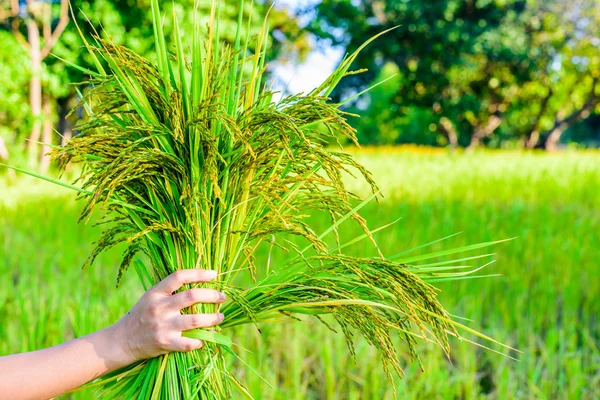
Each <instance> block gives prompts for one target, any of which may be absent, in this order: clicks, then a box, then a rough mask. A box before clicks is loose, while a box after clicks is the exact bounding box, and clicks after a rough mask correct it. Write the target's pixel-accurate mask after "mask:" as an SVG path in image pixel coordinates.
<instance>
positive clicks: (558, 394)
mask: <svg viewBox="0 0 600 400" xmlns="http://www.w3.org/2000/svg"><path fill="white" fill-rule="evenodd" d="M162 3H164V4H162V6H161V7H162V10H163V12H164V14H165V15H166V16H167V17H165V22H164V23H165V31H166V34H167V35H169V34H170V32H171V30H172V18H170V16H171V15H172V14H173V13H175V14H176V15H177V16H178V19H179V21H180V25H181V29H182V31H183V32H186V31H188V32H190V29H189V28H190V27H191V26H192V23H193V19H194V15H196V17H197V18H205V19H206V18H207V17H208V11H209V9H210V1H200V2H199V7H198V11H197V13H196V14H195V13H194V2H193V1H192V0H187V1H177V2H172V1H164V2H162ZM222 4H223V8H222V18H223V25H222V28H221V29H222V32H225V33H227V32H234V29H233V25H234V24H235V23H236V18H237V14H238V11H239V4H238V2H237V1H227V2H223V3H222ZM71 5H72V6H73V11H72V12H71V11H70V10H69V7H68V4H67V2H66V1H64V0H63V1H61V0H53V1H51V0H47V1H33V0H28V1H23V0H0V163H5V164H10V165H14V166H21V167H26V168H28V169H30V170H36V171H41V172H43V173H47V174H53V173H54V169H53V166H52V165H50V163H49V160H48V158H47V157H44V154H45V153H47V152H48V151H49V150H50V148H51V146H52V145H57V144H63V143H65V142H66V141H68V140H69V139H70V138H72V137H73V136H74V135H76V134H77V129H76V122H77V119H78V118H79V117H80V116H81V111H80V110H78V109H77V108H75V111H74V112H73V113H70V111H71V110H72V109H73V108H74V107H76V105H77V103H78V99H79V95H78V91H80V90H83V88H85V85H86V83H85V80H86V76H85V74H84V73H82V72H81V70H80V69H77V68H73V67H71V66H69V64H70V63H73V64H77V65H79V66H81V67H84V68H93V66H92V64H91V60H90V59H89V58H88V57H87V52H86V51H85V50H84V49H82V46H83V43H82V41H81V38H80V36H79V33H78V31H77V26H76V24H74V23H73V19H75V20H76V21H77V23H78V26H79V28H80V29H81V30H82V32H83V34H84V35H87V36H90V35H92V34H93V33H94V31H98V32H101V35H106V34H109V35H110V36H111V37H112V38H113V39H114V40H115V42H117V43H119V44H123V45H125V46H127V47H130V48H131V49H133V50H135V51H136V52H138V53H140V54H143V55H145V56H147V57H148V58H149V59H151V60H152V59H153V54H154V48H153V40H154V39H153V34H152V26H151V20H152V18H151V14H150V10H149V7H150V2H149V1H147V0H98V1H79V0H73V1H71ZM271 6H273V8H272V10H271V11H270V13H269V15H268V21H269V26H270V28H271V43H270V50H269V58H270V60H271V64H270V66H269V67H268V68H269V69H268V72H269V76H270V78H271V81H272V84H273V89H274V90H277V91H279V92H280V93H281V94H280V95H287V94H295V93H300V92H307V91H310V90H311V89H312V88H314V87H316V86H317V85H318V84H319V83H321V82H322V81H323V80H324V79H325V78H326V77H327V76H328V74H329V73H330V72H331V71H333V70H334V69H335V67H336V66H337V65H338V63H339V62H340V60H341V59H342V57H343V56H344V55H345V54H346V53H348V52H352V51H354V50H355V49H357V48H358V47H359V46H360V45H361V44H362V43H363V42H365V41H366V40H368V39H369V38H371V37H372V36H374V35H376V34H378V33H380V32H382V31H384V30H386V29H389V28H394V29H393V30H391V31H390V32H388V33H386V34H384V35H383V36H380V37H379V38H378V39H377V40H376V41H374V42H373V43H371V44H370V45H369V46H368V47H366V48H365V49H364V50H363V51H362V52H361V54H360V55H359V57H358V58H357V60H356V62H355V64H354V66H353V69H354V70H363V69H364V71H363V72H362V73H360V74H355V75H351V76H348V77H346V78H345V79H344V80H342V81H341V83H340V85H339V87H338V90H337V91H335V92H334V93H333V94H332V96H333V101H340V100H343V99H346V98H349V97H352V96H354V95H355V94H358V93H361V92H362V91H363V90H365V89H367V88H369V87H371V86H373V85H375V87H373V88H372V89H371V90H370V91H369V92H367V93H364V94H362V95H361V96H359V97H357V98H356V100H353V101H351V102H348V103H347V104H346V105H345V106H344V107H345V110H346V111H348V112H349V113H351V114H357V115H360V118H358V117H356V116H352V115H349V116H348V119H349V121H350V123H351V125H352V126H353V127H355V128H356V129H357V135H358V138H359V141H360V143H361V144H362V145H363V147H362V148H361V149H358V148H354V147H347V150H348V151H350V152H352V153H353V154H354V155H355V156H356V157H357V158H358V159H359V160H360V161H361V162H362V163H363V164H364V165H365V166H366V167H367V168H368V169H370V170H371V171H372V172H373V173H374V176H375V179H376V181H377V182H378V183H379V184H380V186H382V188H383V189H384V192H383V193H384V196H385V197H384V200H383V201H382V202H381V203H380V204H372V205H369V206H367V207H366V208H365V209H364V213H363V215H364V216H365V217H366V218H367V220H368V221H369V225H370V226H371V227H373V228H374V227H378V226H381V225H384V224H386V223H389V222H391V221H392V220H395V219H397V218H401V220H400V222H398V223H397V224H395V225H394V226H393V227H392V228H390V229H387V230H385V231H382V232H381V233H378V234H377V240H378V242H379V244H380V246H381V248H382V250H383V251H384V253H385V254H388V255H390V254H395V253H398V252H399V251H402V250H406V249H410V248H413V247H415V246H418V245H420V244H423V243H428V242H431V241H434V240H436V239H439V238H442V237H445V236H448V235H451V234H453V233H457V232H462V234H460V235H458V236H455V237H452V238H450V239H448V240H447V241H443V242H438V243H435V244H433V245H431V246H429V247H427V248H426V249H425V250H426V251H436V250H443V249H444V248H448V247H456V246H461V245H467V244H473V243H479V242H484V241H491V240H496V239H504V238H513V237H516V239H514V240H512V241H510V242H507V243H505V244H502V245H499V246H495V247H492V248H490V250H489V252H488V253H489V254H490V255H489V259H484V261H481V262H479V260H475V261H474V262H475V264H473V263H471V265H485V264H487V263H488V262H489V261H490V260H491V259H495V260H496V263H494V264H492V265H490V266H488V267H486V270H484V271H487V272H484V274H492V275H496V274H497V275H500V276H496V277H486V278H481V279H471V280H464V281H460V282H452V283H449V282H440V283H439V284H438V287H439V288H440V289H441V293H440V298H441V300H442V302H443V304H444V305H445V306H446V307H447V308H448V309H449V310H450V312H451V313H452V314H454V315H456V316H459V317H464V318H468V319H469V320H470V321H467V322H465V323H466V324H468V325H469V326H471V327H473V328H476V329H478V330H481V331H482V332H484V333H486V334H487V335H489V336H492V337H494V338H495V339H497V340H499V341H501V342H503V343H506V344H508V345H510V346H513V347H516V348H518V349H519V350H521V351H522V353H515V352H507V351H504V350H500V352H501V353H503V354H496V353H493V352H491V351H488V350H484V349H482V348H480V347H477V346H474V345H473V344H470V343H464V342H459V341H454V342H453V346H454V347H453V353H452V354H451V358H450V359H448V358H446V357H445V356H444V354H443V353H442V352H441V350H440V349H438V348H436V347H435V346H434V345H432V344H423V345H422V346H421V351H422V352H423V357H422V361H423V366H424V370H425V371H424V372H422V371H421V370H420V368H419V366H418V364H417V363H414V362H410V360H409V357H408V355H407V354H406V362H405V365H406V370H405V376H404V378H403V379H395V380H394V382H393V384H390V383H389V382H388V381H387V379H386V376H385V374H384V372H383V370H382V369H381V367H380V363H379V360H378V359H377V356H376V353H375V352H374V351H373V350H372V349H370V348H369V347H367V346H366V344H364V343H360V342H359V341H357V346H358V347H357V358H356V361H354V360H352V358H351V357H350V355H349V353H348V351H347V349H346V345H345V343H344V342H343V341H341V340H339V337H337V336H335V335H333V334H331V333H329V332H328V331H327V329H325V328H324V327H323V326H321V325H319V324H318V323H315V322H311V321H305V322H304V323H302V324H300V323H289V324H288V323H285V324H280V326H275V327H272V328H266V329H265V330H263V335H261V336H259V335H258V334H257V333H256V332H255V330H252V329H249V330H247V331H246V330H240V331H239V332H238V335H237V340H238V343H240V345H242V346H243V347H245V348H249V349H254V350H253V353H249V354H248V355H247V356H246V357H245V359H246V361H247V362H248V364H249V365H251V366H252V367H253V368H255V369H257V370H259V371H261V373H262V374H263V376H264V377H265V378H266V379H267V380H268V381H269V382H271V383H272V384H273V385H274V386H275V387H276V388H277V389H276V390H273V389H270V388H269V387H268V386H266V385H265V384H264V382H263V381H262V380H261V379H259V378H257V377H256V376H255V375H253V374H252V373H251V372H248V370H247V369H246V368H245V367H244V366H243V365H237V366H236V368H237V372H238V374H239V375H240V376H241V380H242V381H243V382H247V384H248V387H249V390H250V391H251V393H252V394H253V395H255V397H256V398H257V399H307V398H309V399H384V398H385V399H387V398H393V393H394V390H395V391H396V392H397V394H398V398H402V399H404V398H407V399H411V398H414V399H423V398H440V399H484V398H485V399H488V398H489V399H509V398H525V399H555V398H561V399H563V398H564V399H595V398H600V327H599V322H598V318H599V316H600V301H598V299H599V295H600V279H598V276H599V275H600V233H599V232H600V189H599V188H600V152H599V151H598V150H597V148H598V147H600V82H599V81H600V2H598V1H597V0H547V1H541V0H522V1H512V0H429V1H417V0H392V1H380V0H323V1H321V2H319V1H314V0H297V1H294V0H281V1H277V2H275V3H274V4H273V2H271V1H258V2H256V4H254V5H253V6H251V5H250V3H249V2H246V4H245V6H244V13H245V15H246V16H250V15H251V16H252V21H253V23H252V24H250V25H249V26H248V27H247V29H249V33H250V34H255V33H257V32H258V31H259V30H260V25H261V23H262V21H263V19H264V18H265V16H266V15H267V12H268V10H269V8H270V7H271ZM88 19H89V21H91V23H90V22H88ZM104 31H105V32H104ZM225 37H226V39H227V34H225ZM233 39H234V38H233V37H231V38H229V40H230V41H232V40H233ZM189 40H191V38H190V36H189V35H188V36H186V35H185V34H184V36H183V42H184V43H186V41H189ZM82 82H84V83H82ZM41 143H44V144H41ZM348 184H349V185H350V186H351V187H352V188H353V189H354V190H355V191H356V192H357V193H360V194H366V189H367V188H366V186H365V185H364V184H363V183H361V182H357V181H354V180H352V179H350V178H348ZM79 207H80V204H79V203H77V202H75V200H74V195H73V193H70V192H68V191H67V190H62V189H57V188H56V187H54V186H51V185H50V184H45V183H43V182H41V181H37V180H33V179H29V178H25V177H24V176H22V175H18V174H16V173H14V172H13V171H11V170H8V169H2V167H1V166H0V243H2V247H0V276H2V278H0V337H2V338H3V340H2V341H0V355H3V354H9V353H13V352H17V351H28V350H33V349H37V348H41V347H44V346H51V345H54V344H57V343H60V342H62V341H64V340H67V339H69V338H72V337H74V336H79V335H82V334H86V333H88V332H91V331H93V330H96V329H100V328H102V327H105V326H107V325H108V324H110V323H113V322H115V321H116V319H117V318H118V317H119V316H120V315H122V314H123V313H124V312H126V311H127V309H128V308H129V307H130V306H131V305H132V304H133V302H134V301H135V300H136V299H137V297H138V296H139V294H140V290H141V289H140V288H139V287H138V286H139V284H137V283H136V279H137V278H136V277H135V276H133V275H130V276H129V277H128V278H127V279H126V280H125V282H124V284H123V285H122V287H121V288H119V289H115V288H114V282H115V281H114V279H115V277H116V270H117V266H118V263H119V257H120V254H119V250H120V249H119V248H117V249H115V251H114V252H111V253H108V254H105V255H103V256H101V257H100V258H99V259H98V261H97V262H96V263H95V264H94V266H92V267H91V268H89V269H86V270H84V271H81V270H80V266H81V265H82V264H83V261H84V260H85V259H86V258H87V255H88V254H89V252H90V251H91V249H92V242H93V241H94V240H96V239H97V238H98V234H99V230H98V229H97V228H95V227H94V226H93V225H92V224H91V223H90V224H77V216H78V213H79V211H80V208H79ZM313 223H314V226H316V227H317V229H321V230H324V229H325V227H326V226H327V221H326V220H320V219H318V218H314V221H313ZM346 229H347V230H346V232H345V235H347V236H348V237H352V236H355V235H357V234H358V233H359V230H358V228H357V227H354V226H350V225H349V226H348V227H347V228H346ZM351 251H352V252H353V254H356V255H366V254H370V253H368V252H369V250H367V249H363V248H360V246H358V247H357V248H353V249H352V250H351ZM469 256H472V254H469V253H466V254H465V258H467V257H469ZM261 257H265V258H266V257H267V254H259V255H258V258H259V260H260V258H261ZM507 356H510V357H515V358H517V359H518V360H519V361H514V360H512V359H510V358H509V357H507ZM64 398H85V399H87V398H94V394H93V392H87V391H84V392H78V393H75V394H72V395H67V396H64Z"/></svg>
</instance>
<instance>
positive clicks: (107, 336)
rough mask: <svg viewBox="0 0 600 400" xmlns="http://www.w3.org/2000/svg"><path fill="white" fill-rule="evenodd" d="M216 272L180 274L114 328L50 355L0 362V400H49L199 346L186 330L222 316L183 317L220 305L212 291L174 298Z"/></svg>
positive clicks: (14, 357)
mask: <svg viewBox="0 0 600 400" xmlns="http://www.w3.org/2000/svg"><path fill="white" fill-rule="evenodd" d="M215 277H216V274H215V273H214V271H205V270H196V269H190V270H181V271H177V272H176V273H174V274H171V275H170V276H168V277H167V278H165V279H164V280H163V281H162V282H160V283H158V284H157V285H156V286H154V287H153V288H151V289H150V290H148V291H147V292H146V293H144V295H143V296H142V297H141V299H140V300H139V301H138V302H137V303H136V305H135V306H134V307H133V308H132V309H131V311H130V312H128V313H127V315H125V316H124V317H123V318H121V319H120V320H119V322H117V323H116V324H115V325H113V326H111V327H109V328H106V329H103V330H101V331H98V332H94V333H92V334H90V335H87V336H84V337H81V338H78V339H74V340H71V341H69V342H66V343H63V344H60V345H58V346H54V347H51V348H48V349H43V350H38V351H32V352H29V353H21V354H15V355H10V356H5V357H0V399H2V400H4V399H7V400H8V399H10V400H14V399H49V398H52V397H55V396H58V395H60V394H62V393H65V392H67V391H69V390H72V389H75V388H77V387H79V386H81V385H83V384H84V383H87V382H89V381H91V380H93V379H95V378H98V377H100V376H102V375H104V374H107V373H109V372H111V371H114V370H116V369H118V368H121V367H124V366H126V365H129V364H131V363H133V362H135V361H137V360H142V359H146V358H151V357H156V356H159V355H161V354H165V353H168V352H172V351H190V350H195V349H198V348H200V347H201V346H202V342H201V341H199V340H196V339H191V338H186V337H182V336H181V332H182V331H184V330H189V329H194V328H202V327H209V326H214V325H217V324H218V323H220V322H221V321H222V320H223V316H222V314H196V315H181V313H180V310H181V309H182V308H185V307H189V306H191V305H193V304H196V303H220V302H222V301H224V300H225V296H224V295H222V294H221V293H219V292H218V291H216V290H212V289H191V290H187V291H184V292H180V293H177V294H172V293H173V292H174V291H176V290H177V289H179V288H180V287H181V286H182V285H184V284H186V283H193V282H207V281H210V280H212V279H214V278H215Z"/></svg>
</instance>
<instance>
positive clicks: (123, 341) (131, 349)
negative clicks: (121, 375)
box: [112, 269, 226, 364]
mask: <svg viewBox="0 0 600 400" xmlns="http://www.w3.org/2000/svg"><path fill="white" fill-rule="evenodd" d="M216 277H217V272H216V271H211V270H201V269H183V270H179V271H176V272H174V273H172V274H171V275H169V276H168V277H166V278H165V279H163V280H162V281H161V282H159V283H158V284H156V285H155V286H154V287H152V288H151V289H149V290H148V291H147V292H146V293H144V295H143V296H142V297H141V298H140V300H139V301H138V302H137V303H136V304H135V305H134V306H133V308H132V309H131V311H129V312H128V313H127V314H126V315H125V316H123V317H122V318H121V319H120V320H119V322H117V323H116V324H115V325H114V326H113V327H112V328H113V329H114V333H113V337H114V338H115V339H116V340H117V342H118V345H119V346H120V347H121V348H122V351H123V353H124V355H125V357H127V361H126V364H131V363H133V362H135V361H138V360H143V359H146V358H152V357H157V356H160V355H162V354H165V353H169V352H173V351H191V350H195V349H198V348H200V347H202V345H203V343H202V341H200V340H197V339H192V338H187V337H183V336H182V335H181V333H182V332H183V331H186V330H190V329H196V328H207V327H210V326H215V325H218V324H219V323H220V322H221V321H223V314H221V313H213V314H186V315H182V314H181V312H180V311H181V310H182V309H183V308H186V307H190V306H193V305H194V304H197V303H222V302H224V301H225V299H226V298H225V295H224V294H223V293H221V292H219V291H217V290H213V289H189V290H186V291H183V292H179V293H176V294H173V292H175V291H176V290H178V289H179V288H181V287H182V286H183V285H184V284H187V283H195V282H208V281H211V280H213V279H215V278H216Z"/></svg>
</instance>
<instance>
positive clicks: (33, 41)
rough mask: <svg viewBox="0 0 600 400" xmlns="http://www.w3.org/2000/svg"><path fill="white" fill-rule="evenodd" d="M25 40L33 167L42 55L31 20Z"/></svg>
mask: <svg viewBox="0 0 600 400" xmlns="http://www.w3.org/2000/svg"><path fill="white" fill-rule="evenodd" d="M27 40H28V42H29V55H30V57H31V81H30V83H29V103H30V106H31V116H32V117H33V128H32V129H31V133H30V135H29V142H28V143H27V152H28V155H29V162H30V163H31V164H32V165H33V164H35V162H36V161H37V158H38V157H37V155H38V142H39V141H40V136H41V132H42V80H41V76H40V71H41V66H42V54H41V51H40V32H39V29H38V26H37V24H36V22H35V21H34V20H33V18H30V19H29V20H28V21H27Z"/></svg>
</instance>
